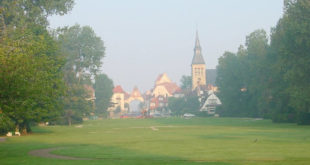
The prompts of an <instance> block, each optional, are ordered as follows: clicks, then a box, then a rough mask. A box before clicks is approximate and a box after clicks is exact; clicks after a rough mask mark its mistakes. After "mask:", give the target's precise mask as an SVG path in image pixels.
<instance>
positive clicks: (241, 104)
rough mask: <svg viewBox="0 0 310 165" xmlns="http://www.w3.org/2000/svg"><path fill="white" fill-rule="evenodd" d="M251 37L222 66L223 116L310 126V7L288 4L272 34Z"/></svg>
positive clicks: (298, 1)
mask: <svg viewBox="0 0 310 165" xmlns="http://www.w3.org/2000/svg"><path fill="white" fill-rule="evenodd" d="M268 38H269V37H268V36H267V34H266V32H265V31H264V30H256V31H254V32H253V33H251V34H250V35H248V36H247V37H246V43H245V46H240V48H239V50H238V52H237V53H231V52H225V53H224V55H223V56H222V57H221V58H220V59H219V65H218V66H217V71H218V73H217V74H218V76H217V85H218V87H219V91H220V93H219V97H220V99H221V101H222V103H223V105H222V106H221V107H219V109H218V110H219V112H220V114H221V115H222V116H235V117H263V118H269V119H272V120H273V121H274V122H294V123H298V124H310V1H309V0H286V1H285V5H284V14H283V17H282V18H281V19H280V20H279V21H278V23H277V25H276V27H275V28H273V29H272V30H271V35H270V40H268Z"/></svg>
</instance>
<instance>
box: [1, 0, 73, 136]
mask: <svg viewBox="0 0 310 165" xmlns="http://www.w3.org/2000/svg"><path fill="white" fill-rule="evenodd" d="M72 4H73V2H72V1H71V0H61V1H51V2H49V1H32V0H12V1H11V0H10V1H9V0H2V1H0V6H1V7H0V29H1V31H0V35H1V37H0V109H1V110H2V111H3V113H4V114H5V115H6V116H7V117H9V118H11V119H12V120H13V121H14V123H15V125H16V126H17V129H19V130H20V131H23V133H26V132H27V131H29V129H30V127H29V124H30V123H31V122H39V121H46V120H50V119H51V118H55V117H56V116H57V114H58V113H59V110H61V105H60V104H59V100H60V98H61V96H62V95H63V83H62V72H61V68H62V59H61V57H60V56H59V52H58V51H57V50H58V48H57V45H56V44H55V42H54V41H53V38H52V37H51V36H50V35H49V33H48V32H47V30H46V26H47V24H48V21H47V19H46V18H47V16H50V15H53V14H65V13H66V12H67V11H69V10H70V9H71V7H72Z"/></svg>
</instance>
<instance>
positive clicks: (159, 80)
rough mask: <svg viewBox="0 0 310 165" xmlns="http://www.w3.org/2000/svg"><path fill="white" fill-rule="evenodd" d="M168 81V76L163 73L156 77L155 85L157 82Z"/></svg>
mask: <svg viewBox="0 0 310 165" xmlns="http://www.w3.org/2000/svg"><path fill="white" fill-rule="evenodd" d="M170 82H171V80H170V78H169V77H168V75H167V73H163V74H160V75H159V76H158V77H157V79H156V82H155V85H158V84H161V83H170Z"/></svg>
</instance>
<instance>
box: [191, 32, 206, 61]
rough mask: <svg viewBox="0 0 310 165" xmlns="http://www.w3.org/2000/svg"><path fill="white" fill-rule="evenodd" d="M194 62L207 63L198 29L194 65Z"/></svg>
mask: <svg viewBox="0 0 310 165" xmlns="http://www.w3.org/2000/svg"><path fill="white" fill-rule="evenodd" d="M193 64H205V60H204V59H203V56H202V54H201V46H200V41H199V37H198V31H197V32H196V41H195V48H194V57H193V60H192V65H193Z"/></svg>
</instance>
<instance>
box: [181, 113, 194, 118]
mask: <svg viewBox="0 0 310 165" xmlns="http://www.w3.org/2000/svg"><path fill="white" fill-rule="evenodd" d="M183 117H184V118H185V119H189V118H192V117H195V115H194V114H191V113H185V114H184V115H183Z"/></svg>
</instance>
